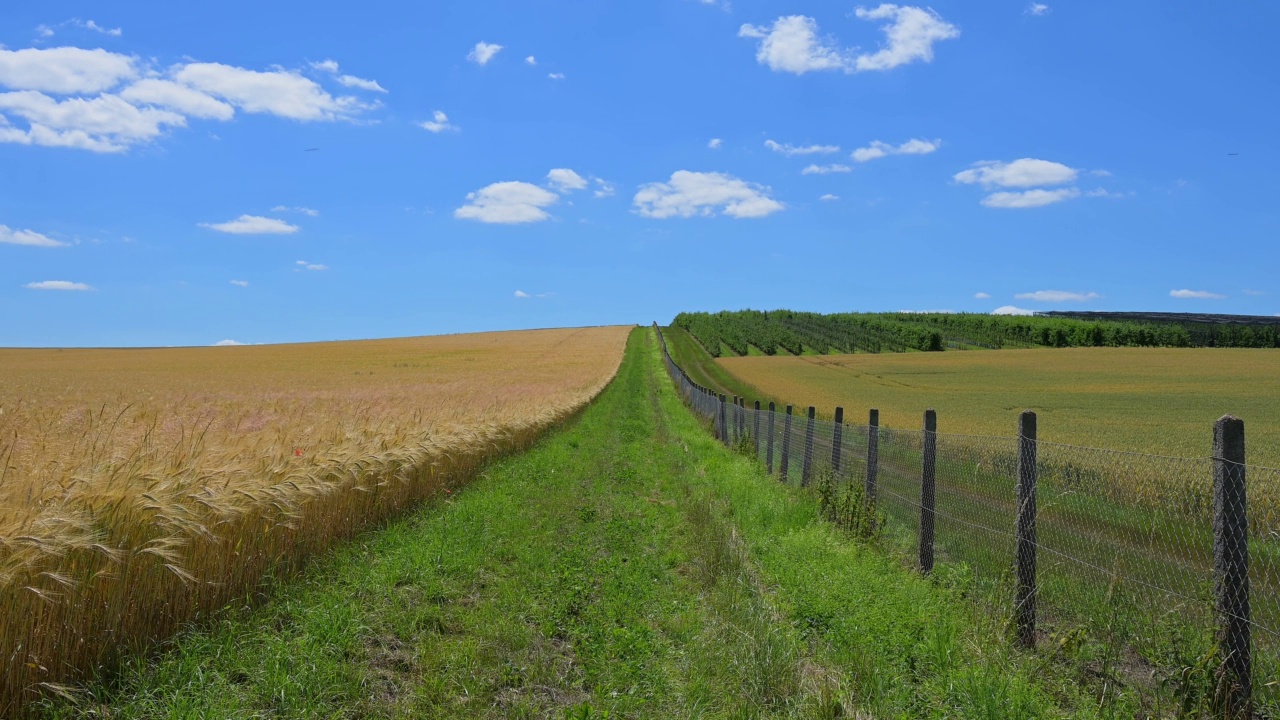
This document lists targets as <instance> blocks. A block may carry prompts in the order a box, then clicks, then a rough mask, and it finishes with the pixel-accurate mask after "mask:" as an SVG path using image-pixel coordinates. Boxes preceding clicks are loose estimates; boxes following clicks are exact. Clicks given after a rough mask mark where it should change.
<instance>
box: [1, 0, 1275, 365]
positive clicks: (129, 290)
mask: <svg viewBox="0 0 1280 720" xmlns="http://www.w3.org/2000/svg"><path fill="white" fill-rule="evenodd" d="M287 5H289V4H288V3H252V4H250V3H247V2H221V3H216V4H203V5H202V6H201V7H195V6H192V5H191V4H187V3H158V2H131V3H111V4H103V3H74V2H56V1H50V2H42V3H8V4H6V5H5V7H4V8H3V9H0V44H2V45H3V47H2V48H0V317H2V318H3V322H2V323H0V345H3V346H48V345H60V346H61V345H65V346H79V345H111V346H118V345H207V344H212V343H215V342H218V341H223V340H234V341H237V342H245V343H262V342H288V341H301V340H322V339H340V338H361V337H384V336H401V335H419V334H436V333H449V332H467V331H478V330H496V329H512V328H527V327H548V326H577V325H594V324H611V323H633V322H634V323H647V322H649V321H652V320H658V321H660V322H666V321H667V320H669V319H670V318H671V317H672V316H673V315H674V314H675V313H677V312H679V311H681V310H719V309H737V308H744V307H754V308H761V309H769V308H780V307H787V308H792V309H803V310H814V311H823V312H831V311H848V310H908V309H910V310H955V311H971V312H991V311H994V310H996V309H1000V308H1003V309H1004V310H1005V311H1013V310H1015V309H1020V310H1051V309H1071V308H1081V309H1097V310H1186V311H1210V312H1235V313H1249V314H1266V315H1272V314H1276V313H1280V283H1277V273H1276V266H1277V260H1278V259H1280V252H1278V251H1277V238H1278V237H1280V211H1278V210H1277V202H1276V198H1277V196H1278V195H1280V182H1278V180H1277V173H1276V170H1275V168H1276V167H1277V161H1278V160H1280V158H1278V157H1277V152H1276V147H1277V146H1276V142H1275V126H1276V116H1277V110H1278V109H1280V107H1278V106H1280V101H1278V98H1280V73H1278V72H1277V70H1276V68H1280V49H1278V48H1280V46H1277V45H1276V44H1275V43H1274V42H1273V40H1272V38H1271V35H1272V33H1273V28H1274V27H1275V26H1276V25H1277V23H1278V22H1280V6H1276V5H1275V4H1272V3H1248V4H1243V3H1241V4H1231V3H1228V4H1219V5H1214V6H1212V7H1210V6H1206V5H1204V4H1203V3H1191V2H1127V3H1104V2H1072V3H1065V2H1061V3H1053V2H1049V3H1023V2H983V3H974V2H968V3H962V2H935V3H933V4H931V5H928V6H924V5H920V6H915V5H876V4H867V5H861V6H859V5H857V4H844V3H831V2H785V3H784V2H768V3H766V2H749V1H747V0H731V2H701V1H700V0H655V1H654V2H644V3H637V2H628V3H621V2H611V3H603V2H602V3H576V2H575V3H570V2H559V1H555V0H548V1H545V2H537V3H530V2H486V1H482V0H476V1H471V2H466V3H461V2H459V3H416V4H409V3H381V2H366V3H359V4H351V3H341V4H337V3H323V2H321V3H315V2H312V3H306V4H302V3H298V4H293V5H292V6H291V7H287Z"/></svg>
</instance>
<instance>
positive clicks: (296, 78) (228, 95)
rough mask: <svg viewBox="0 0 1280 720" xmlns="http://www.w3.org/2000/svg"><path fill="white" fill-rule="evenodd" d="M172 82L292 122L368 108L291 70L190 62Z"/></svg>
mask: <svg viewBox="0 0 1280 720" xmlns="http://www.w3.org/2000/svg"><path fill="white" fill-rule="evenodd" d="M173 79H174V80H176V81H178V82H180V83H182V84H184V85H187V86H189V87H192V88H195V89H196V90H200V91H201V92H204V93H206V94H209V95H213V96H216V97H219V98H222V99H223V100H225V101H227V102H229V103H231V104H232V105H235V106H236V107H238V108H240V109H241V110H244V111H245V112H249V113H267V114H270V115H276V116H279V117H283V118H289V119H290V120H303V121H312V120H342V119H349V118H351V117H352V116H354V115H355V114H357V113H359V112H360V111H362V110H366V109H368V108H369V106H368V105H365V104H363V103H361V102H360V101H358V100H357V99H356V98H353V97H334V96H333V95H330V94H329V93H328V92H326V91H325V89H324V88H322V87H320V85H319V84H317V83H316V82H315V81H314V80H310V79H308V78H305V77H303V76H301V75H299V74H298V73H295V72H290V71H288V70H272V71H269V72H259V71H257V70H246V69H244V68H239V67H233V66H231V65H223V64H222V63H191V64H189V65H183V66H181V67H180V68H178V70H177V71H176V72H175V73H174V74H173Z"/></svg>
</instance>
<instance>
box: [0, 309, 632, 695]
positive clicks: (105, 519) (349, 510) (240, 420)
mask: <svg viewBox="0 0 1280 720" xmlns="http://www.w3.org/2000/svg"><path fill="white" fill-rule="evenodd" d="M628 332H629V328H626V327H604V328H586V329H566V330H537V331H524V332H503V333H485V334H473V335H454V336H445V337H423V338H405V339H394V340H370V341H356V342H333V343H311V344H297V345H278V346H257V347H251V346H250V347H246V346H242V347H216V348H174V349H122V350H111V349H86V350H79V349H66V350H56V349H48V350H44V349H40V350H0V377H3V378H4V383H3V384H2V385H0V463H2V464H0V613H2V615H0V663H2V667H3V671H2V672H3V675H2V677H0V716H8V715H9V714H10V712H11V711H13V710H14V709H15V708H17V707H20V706H21V705H22V704H24V703H25V702H26V701H29V700H30V699H31V698H32V697H34V696H35V695H36V694H38V693H39V692H41V691H42V690H43V691H50V690H52V691H55V692H56V691H58V690H59V689H60V687H61V685H62V683H65V682H68V681H73V680H74V679H76V678H78V677H81V676H83V675H84V674H86V673H88V672H92V671H93V670H94V669H96V668H99V667H103V666H109V665H110V664H111V663H112V662H114V661H115V660H116V659H117V658H118V657H119V656H120V655H121V654H122V653H127V652H134V651H136V650H138V649H141V648H144V647H146V646H147V645H148V644H149V643H151V642H154V641H155V640H157V639H160V638H163V637H165V636H167V635H170V634H171V633H172V632H173V631H174V630H176V629H177V628H179V627H180V626H182V625H183V624H185V623H189V622H192V621H198V620H200V619H201V618H203V617H205V616H206V615H207V614H208V613H209V612H211V611H213V610H216V609H217V608H221V607H223V606H224V605H226V604H227V603H228V601H230V600H233V599H235V598H243V597H246V596H252V595H253V594H254V593H255V592H256V591H257V589H258V588H259V587H260V584H261V582H262V581H263V578H264V577H267V576H268V575H271V576H277V575H280V574H283V573H287V572H289V571H291V570H294V569H296V568H297V567H298V566H299V564H300V563H301V561H303V560H304V559H305V558H306V557H308V556H309V555H312V554H313V553H315V552H317V551H321V550H323V549H325V548H327V547H329V546H330V545H332V544H333V543H334V542H335V541H337V540H341V539H343V538H347V537H350V536H351V535H353V534H354V533H355V532H358V531H359V530H360V529H362V528H364V527H368V526H369V525H370V524H371V523H374V522H377V521H379V520H382V519H384V518H386V517H389V516H391V515H393V514H395V513H396V512H398V511H400V510H401V509H403V508H405V507H407V506H409V505H411V504H413V503H415V502H418V501H420V500H423V499H426V498H429V497H432V496H434V495H436V494H437V493H441V492H445V491H447V490H448V489H449V488H450V487H451V485H453V484H455V483H457V482H460V481H461V480H464V479H466V477H468V476H469V475H470V474H471V473H472V472H473V471H474V470H475V469H476V468H477V466H478V465H479V464H480V463H481V462H483V461H485V460H486V459H488V458H490V457H492V456H494V455H495V454H498V453H502V452H505V451H508V450H511V449H516V448H519V447H522V446H524V445H527V444H528V443H529V442H531V441H532V440H533V439H534V438H535V437H536V436H537V435H538V434H539V433H540V432H541V431H543V430H545V429H546V428H547V427H548V426H550V425H551V424H553V423H555V422H556V421H558V420H560V419H563V418H565V417H567V416H568V415H570V414H572V413H574V412H575V411H576V410H578V409H579V408H581V407H582V406H583V405H584V404H585V403H587V402H588V401H589V400H590V399H591V398H592V397H594V396H595V395H596V394H597V393H598V392H599V391H600V390H601V389H603V387H604V385H605V384H607V383H608V381H609V379H610V378H611V377H612V376H613V374H614V373H615V372H616V370H617V368H618V365H619V363H620V362H621V359H622V352H623V348H624V346H625V343H626V339H627V334H628Z"/></svg>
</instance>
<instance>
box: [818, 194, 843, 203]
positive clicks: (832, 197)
mask: <svg viewBox="0 0 1280 720" xmlns="http://www.w3.org/2000/svg"><path fill="white" fill-rule="evenodd" d="M818 199H819V200H821V201H822V202H834V201H836V200H839V199H840V196H839V195H832V194H831V193H827V194H826V195H823V196H822V197H820V198H818Z"/></svg>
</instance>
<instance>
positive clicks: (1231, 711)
mask: <svg viewBox="0 0 1280 720" xmlns="http://www.w3.org/2000/svg"><path fill="white" fill-rule="evenodd" d="M1244 462H1245V454H1244V421H1243V420H1241V419H1239V418H1236V417H1232V416H1230V415H1223V416H1222V417H1220V418H1218V420H1217V421H1216V422H1215V423H1214V424H1213V590H1214V596H1215V597H1216V599H1217V614H1218V648H1219V651H1218V654H1219V655H1220V656H1221V657H1222V670H1221V672H1222V673H1223V678H1222V679H1223V680H1225V681H1226V684H1225V685H1224V686H1223V687H1225V690H1226V697H1224V698H1223V700H1224V703H1223V707H1222V710H1223V713H1224V714H1223V717H1226V718H1232V720H1235V719H1236V718H1248V717H1251V716H1252V712H1253V708H1252V702H1253V667H1252V656H1251V653H1250V647H1249V643H1250V637H1249V635H1250V630H1249V519H1248V514H1247V508H1248V505H1247V504H1246V497H1245V465H1244Z"/></svg>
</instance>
